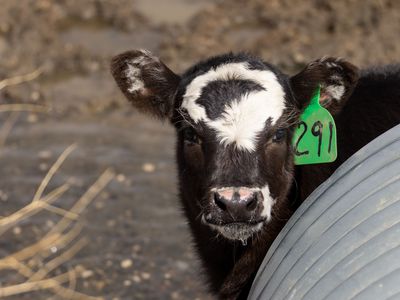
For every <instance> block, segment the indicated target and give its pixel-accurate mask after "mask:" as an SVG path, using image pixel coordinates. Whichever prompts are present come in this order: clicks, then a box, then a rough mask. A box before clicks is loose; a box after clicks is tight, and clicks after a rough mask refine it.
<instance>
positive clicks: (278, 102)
mask: <svg viewBox="0 0 400 300" xmlns="http://www.w3.org/2000/svg"><path fill="white" fill-rule="evenodd" d="M232 78H234V79H242V80H251V81H253V82H255V83H258V84H259V85H261V86H262V87H263V88H264V89H265V90H263V91H257V92H253V93H250V94H248V95H246V96H244V97H242V98H241V99H235V100H234V101H233V102H232V103H231V104H230V105H227V106H226V107H225V110H224V112H223V113H222V115H221V117H220V118H218V119H217V120H210V119H209V118H208V117H207V114H206V111H205V108H204V107H203V106H201V105H199V104H198V103H196V100H197V99H198V98H199V97H200V95H201V92H202V89H203V88H204V87H205V86H206V85H207V84H208V83H210V82H212V81H216V80H229V79H232ZM284 96H285V93H284V91H283V88H282V86H281V85H280V83H279V82H278V79H277V78H276V76H275V74H274V73H273V72H271V71H268V70H250V69H249V67H248V64H247V63H245V62H243V63H230V64H224V65H221V66H218V67H217V68H215V69H212V70H210V71H208V72H207V73H205V74H202V75H200V76H198V77H196V78H194V79H193V81H192V82H191V83H190V84H189V85H188V86H187V88H186V92H185V94H184V96H183V102H182V106H181V107H182V108H184V109H186V110H187V112H188V114H189V115H190V117H191V118H192V119H193V121H194V122H195V123H197V122H199V121H203V122H205V123H206V124H207V125H208V126H209V127H211V128H213V129H215V130H216V131H217V136H218V138H219V140H220V142H221V143H223V144H224V145H228V144H231V143H234V144H235V145H236V146H237V147H238V148H239V149H242V150H248V151H254V149H255V147H256V142H257V141H256V140H257V135H258V134H259V133H260V131H261V130H263V129H264V126H265V122H266V121H267V120H268V119H271V122H272V124H274V123H275V122H276V120H277V119H279V117H280V116H281V115H282V112H283V110H284V108H285V99H284Z"/></svg>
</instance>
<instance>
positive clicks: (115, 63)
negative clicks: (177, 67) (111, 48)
mask: <svg viewBox="0 0 400 300" xmlns="http://www.w3.org/2000/svg"><path fill="white" fill-rule="evenodd" d="M111 74H112V75H113V77H114V79H115V81H116V82H117V84H118V86H119V88H120V89H121V90H122V92H123V93H124V95H125V96H126V98H128V100H129V101H130V102H131V103H132V104H133V106H135V107H136V108H137V109H138V110H140V111H142V112H145V113H148V114H150V115H153V116H156V117H158V118H161V119H165V118H169V117H171V115H172V111H173V107H174V96H175V92H176V90H177V87H178V84H179V81H180V77H179V76H178V75H176V74H175V73H174V72H172V71H171V70H170V69H169V68H168V67H167V66H166V65H164V63H162V62H161V61H160V60H159V59H158V58H157V57H155V56H153V55H152V54H151V53H150V52H149V51H146V50H133V51H128V52H124V53H122V54H119V55H117V56H115V57H114V58H113V59H112V61H111Z"/></svg>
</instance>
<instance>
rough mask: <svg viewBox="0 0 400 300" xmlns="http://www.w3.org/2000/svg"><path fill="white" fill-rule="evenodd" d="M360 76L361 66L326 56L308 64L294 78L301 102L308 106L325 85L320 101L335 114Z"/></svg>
mask: <svg viewBox="0 0 400 300" xmlns="http://www.w3.org/2000/svg"><path fill="white" fill-rule="evenodd" d="M358 77H359V71H358V68H357V67H356V66H354V65H352V64H351V63H349V62H347V61H344V60H342V59H338V58H334V57H325V58H321V59H318V60H316V61H313V62H311V63H310V64H308V65H307V66H306V67H305V68H304V69H303V70H302V71H301V72H300V73H298V74H296V75H294V76H292V77H291V78H290V84H291V88H292V91H293V93H294V96H295V99H296V102H297V105H298V107H299V108H300V109H304V108H305V107H306V106H307V105H308V103H309V101H310V99H311V97H312V95H313V93H314V91H315V89H316V88H317V87H318V85H320V86H321V96H320V103H321V105H322V106H323V107H325V108H326V109H328V110H329V111H330V113H331V114H337V113H338V112H340V110H341V109H342V107H343V106H344V105H345V104H346V102H347V99H348V98H349V97H350V95H351V93H352V92H353V89H354V87H355V86H356V84H357V80H358Z"/></svg>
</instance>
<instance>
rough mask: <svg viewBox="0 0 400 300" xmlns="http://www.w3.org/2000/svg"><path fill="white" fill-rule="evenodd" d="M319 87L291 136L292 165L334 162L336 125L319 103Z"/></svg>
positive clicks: (335, 155) (335, 154)
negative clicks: (292, 149)
mask: <svg viewBox="0 0 400 300" xmlns="http://www.w3.org/2000/svg"><path fill="white" fill-rule="evenodd" d="M320 90H321V89H320V87H318V88H317V90H316V91H315V92H314V95H313V97H312V99H311V101H310V104H309V105H308V106H307V107H306V109H305V110H304V112H303V113H302V114H301V116H300V120H299V123H298V125H297V126H296V128H295V131H294V136H293V148H294V156H295V157H294V163H295V164H296V165H308V164H319V163H328V162H333V161H335V160H336V157H337V145H336V125H335V121H334V120H333V117H332V115H331V114H330V113H329V111H328V110H326V109H325V108H323V107H322V106H321V105H320V103H319V98H320Z"/></svg>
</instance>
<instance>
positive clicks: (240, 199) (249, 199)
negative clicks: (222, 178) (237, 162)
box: [214, 188, 260, 221]
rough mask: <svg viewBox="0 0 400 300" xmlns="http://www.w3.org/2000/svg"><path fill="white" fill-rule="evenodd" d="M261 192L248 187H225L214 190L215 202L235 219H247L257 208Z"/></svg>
mask: <svg viewBox="0 0 400 300" xmlns="http://www.w3.org/2000/svg"><path fill="white" fill-rule="evenodd" d="M259 198H260V193H259V192H256V191H254V190H251V189H248V188H224V189H218V190H215V191H214V203H215V204H216V205H217V206H218V207H219V208H220V209H221V210H222V212H226V213H228V214H229V215H230V216H231V217H232V218H233V219H234V220H235V221H246V220H248V219H249V218H250V217H251V213H252V212H253V211H254V210H255V209H256V208H257V206H258V202H259Z"/></svg>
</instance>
